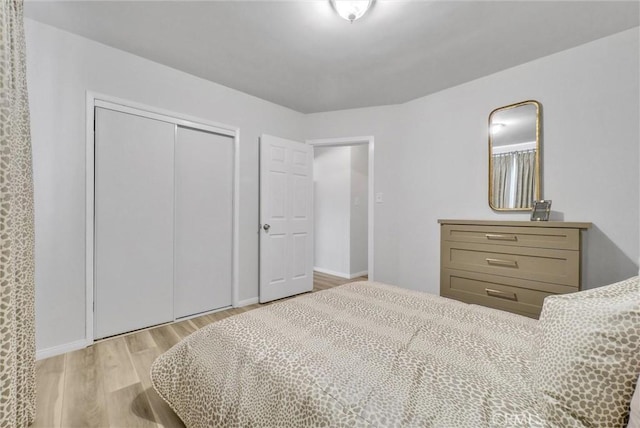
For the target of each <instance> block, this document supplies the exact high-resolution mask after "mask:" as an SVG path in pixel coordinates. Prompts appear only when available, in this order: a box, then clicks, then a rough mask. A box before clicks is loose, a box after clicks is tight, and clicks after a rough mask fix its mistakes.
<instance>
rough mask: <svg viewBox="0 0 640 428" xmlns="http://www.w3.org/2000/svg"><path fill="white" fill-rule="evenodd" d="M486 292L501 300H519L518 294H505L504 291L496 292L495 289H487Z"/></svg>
mask: <svg viewBox="0 0 640 428" xmlns="http://www.w3.org/2000/svg"><path fill="white" fill-rule="evenodd" d="M484 291H486V292H487V295H489V296H491V297H499V298H500V299H507V300H516V301H517V300H518V297H517V296H516V293H505V292H504V291H500V290H494V289H493V288H485V289H484Z"/></svg>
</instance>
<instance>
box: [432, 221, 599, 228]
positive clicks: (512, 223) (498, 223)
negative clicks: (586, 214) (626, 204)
mask: <svg viewBox="0 0 640 428" xmlns="http://www.w3.org/2000/svg"><path fill="white" fill-rule="evenodd" d="M438 223H440V224H469V225H471V224H474V225H479V226H511V227H556V228H564V229H589V228H590V227H591V223H585V222H575V221H573V222H572V221H505V220H443V219H440V220H438Z"/></svg>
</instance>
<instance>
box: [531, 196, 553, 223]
mask: <svg viewBox="0 0 640 428" xmlns="http://www.w3.org/2000/svg"><path fill="white" fill-rule="evenodd" d="M549 213H551V200H550V199H541V200H539V201H533V209H532V210H531V221H549Z"/></svg>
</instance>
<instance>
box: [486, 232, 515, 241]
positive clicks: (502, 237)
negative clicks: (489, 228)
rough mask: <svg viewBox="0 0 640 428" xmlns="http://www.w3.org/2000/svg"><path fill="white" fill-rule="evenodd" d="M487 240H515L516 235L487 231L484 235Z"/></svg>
mask: <svg viewBox="0 0 640 428" xmlns="http://www.w3.org/2000/svg"><path fill="white" fill-rule="evenodd" d="M484 236H486V237H487V239H489V240H493V241H517V240H518V237H517V236H516V235H496V234H494V233H487V234H486V235H484Z"/></svg>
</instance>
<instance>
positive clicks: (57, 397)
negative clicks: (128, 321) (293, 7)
mask: <svg viewBox="0 0 640 428" xmlns="http://www.w3.org/2000/svg"><path fill="white" fill-rule="evenodd" d="M365 279H366V277H365V278H356V279H353V280H347V279H343V278H337V277H332V276H330V275H325V274H319V273H317V272H316V273H315V274H314V289H313V291H314V292H316V291H320V290H325V289H328V288H331V287H335V286H337V285H342V284H346V283H348V282H352V281H361V280H365ZM283 300H284V299H283ZM263 306H265V305H264V304H257V303H256V304H253V305H249V306H245V307H242V308H234V309H227V310H224V311H220V312H214V313H212V314H208V315H204V316H202V317H197V318H193V319H191V320H186V321H181V322H177V323H174V324H166V325H162V326H159V327H155V328H152V329H149V330H143V331H139V332H134V333H131V334H129V335H124V336H118V337H115V338H111V339H106V340H103V341H100V342H97V343H96V344H94V345H93V346H90V347H88V348H85V349H81V350H79V351H74V352H71V353H68V354H65V355H60V356H57V357H53V358H49V359H47V360H42V361H39V362H38V365H37V374H36V384H37V402H38V411H37V415H36V418H37V419H36V421H35V423H34V424H33V425H32V426H31V428H52V427H59V426H61V427H63V428H74V427H82V428H85V427H86V428H91V427H117V428H120V427H121V428H129V427H157V426H160V427H171V428H174V427H176V428H183V427H184V425H183V424H182V422H181V421H180V420H179V418H178V417H177V416H176V415H175V413H174V412H173V411H172V410H171V408H170V407H169V406H168V405H167V404H166V403H165V402H164V400H162V399H161V398H160V397H159V396H158V394H157V393H156V392H155V391H154V390H153V388H152V387H151V380H150V378H149V368H150V366H151V364H152V362H153V361H154V360H155V358H156V357H157V356H159V355H160V354H162V353H163V352H165V351H166V350H168V349H169V348H171V347H172V346H173V345H175V344H176V343H177V342H179V341H180V340H181V339H182V338H184V337H186V336H187V335H189V334H191V333H192V332H193V331H195V330H197V329H198V328H201V327H203V326H205V325H208V324H210V323H212V322H216V321H219V320H222V319H225V318H227V317H229V316H233V315H237V314H241V313H243V312H246V311H250V310H253V309H256V308H259V307H263Z"/></svg>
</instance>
